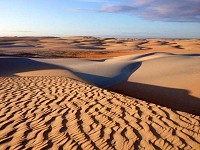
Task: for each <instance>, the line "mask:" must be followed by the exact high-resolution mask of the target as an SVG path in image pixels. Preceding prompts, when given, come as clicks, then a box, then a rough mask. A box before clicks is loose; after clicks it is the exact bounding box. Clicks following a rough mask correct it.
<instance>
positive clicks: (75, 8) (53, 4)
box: [0, 0, 200, 38]
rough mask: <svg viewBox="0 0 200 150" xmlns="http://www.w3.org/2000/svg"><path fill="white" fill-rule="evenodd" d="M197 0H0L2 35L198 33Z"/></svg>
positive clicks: (183, 35)
mask: <svg viewBox="0 0 200 150" xmlns="http://www.w3.org/2000/svg"><path fill="white" fill-rule="evenodd" d="M199 8H200V1H199V0H177V1H175V0H57V1H56V0H0V36H73V35H92V36H104V37H139V38H140V37H163V38H200V9H199Z"/></svg>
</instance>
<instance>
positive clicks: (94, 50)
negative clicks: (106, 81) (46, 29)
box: [0, 36, 200, 59]
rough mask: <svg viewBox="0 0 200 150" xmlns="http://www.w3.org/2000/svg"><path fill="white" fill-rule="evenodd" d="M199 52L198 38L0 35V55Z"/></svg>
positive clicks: (104, 55) (109, 55) (94, 56)
mask: <svg viewBox="0 0 200 150" xmlns="http://www.w3.org/2000/svg"><path fill="white" fill-rule="evenodd" d="M152 52H169V53H176V54H186V53H189V54H191V53H200V40H199V39H182V40H178V39H131V38H129V39H128V38H126V39H119V38H100V37H84V36H74V37H66V38H59V37H0V55H1V56H18V57H35V58H55V57H64V58H66V57H70V58H71V57H73V58H75V57H76V58H88V59H105V58H112V57H116V56H122V55H130V54H145V53H152Z"/></svg>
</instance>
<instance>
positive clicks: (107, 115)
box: [0, 77, 200, 149]
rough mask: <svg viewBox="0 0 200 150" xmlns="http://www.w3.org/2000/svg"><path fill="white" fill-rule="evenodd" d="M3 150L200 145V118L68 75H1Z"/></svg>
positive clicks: (150, 147)
mask: <svg viewBox="0 0 200 150" xmlns="http://www.w3.org/2000/svg"><path fill="white" fill-rule="evenodd" d="M0 84H1V87H0V93H1V94H0V99H1V103H0V108H1V111H0V135H1V136H0V147H1V149H30V148H33V149H50V148H51V149H144V148H145V149H199V148H200V140H199V136H200V132H199V131H200V130H199V125H200V124H199V122H200V118H199V116H195V115H191V114H188V113H184V112H180V111H173V110H171V109H168V108H166V107H162V106H158V105H155V104H152V103H147V102H144V101H141V100H137V99H134V98H130V97H125V96H123V95H120V94H116V93H112V92H108V91H107V90H103V89H100V88H97V87H94V86H91V85H88V84H84V83H81V82H78V81H74V80H70V79H68V78H65V77H1V78H0Z"/></svg>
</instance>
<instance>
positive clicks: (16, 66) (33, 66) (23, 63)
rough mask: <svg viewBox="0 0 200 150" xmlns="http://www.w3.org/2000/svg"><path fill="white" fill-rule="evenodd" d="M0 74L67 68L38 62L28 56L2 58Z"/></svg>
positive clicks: (7, 74)
mask: <svg viewBox="0 0 200 150" xmlns="http://www.w3.org/2000/svg"><path fill="white" fill-rule="evenodd" d="M0 68H1V71H0V76H16V75H15V74H16V73H20V72H28V71H37V70H47V69H65V70H67V69H66V68H64V67H61V66H58V65H53V64H48V63H43V62H38V61H35V60H32V59H28V58H14V57H13V58H0Z"/></svg>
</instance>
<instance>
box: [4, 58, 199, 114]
mask: <svg viewBox="0 0 200 150" xmlns="http://www.w3.org/2000/svg"><path fill="white" fill-rule="evenodd" d="M141 64H142V63H141V62H138V63H133V64H131V65H128V66H126V67H125V68H123V69H122V70H121V71H120V72H119V74H118V75H116V76H113V77H111V78H109V77H104V76H99V75H94V74H87V73H81V72H76V71H74V70H70V69H68V68H67V67H61V66H58V65H53V64H48V63H43V62H38V61H35V60H31V59H28V58H0V68H1V71H0V76H15V74H16V73H20V72H28V71H35V70H46V69H64V70H67V71H71V72H72V73H74V74H75V75H77V76H79V77H81V78H83V79H86V81H90V82H92V83H94V84H95V85H97V86H99V87H103V88H107V89H109V90H111V91H114V92H117V93H121V94H124V95H128V96H131V97H134V98H138V99H141V100H145V101H148V102H152V103H155V104H159V105H162V106H165V107H169V108H172V109H174V110H180V111H184V112H188V113H191V114H195V115H200V99H199V98H197V97H194V96H191V95H190V92H189V91H188V90H184V89H176V88H168V87H161V86H155V85H147V84H142V83H135V82H128V81H127V79H128V77H129V76H130V75H131V74H132V73H133V72H135V71H136V70H137V69H138V68H139V67H140V66H141Z"/></svg>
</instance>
